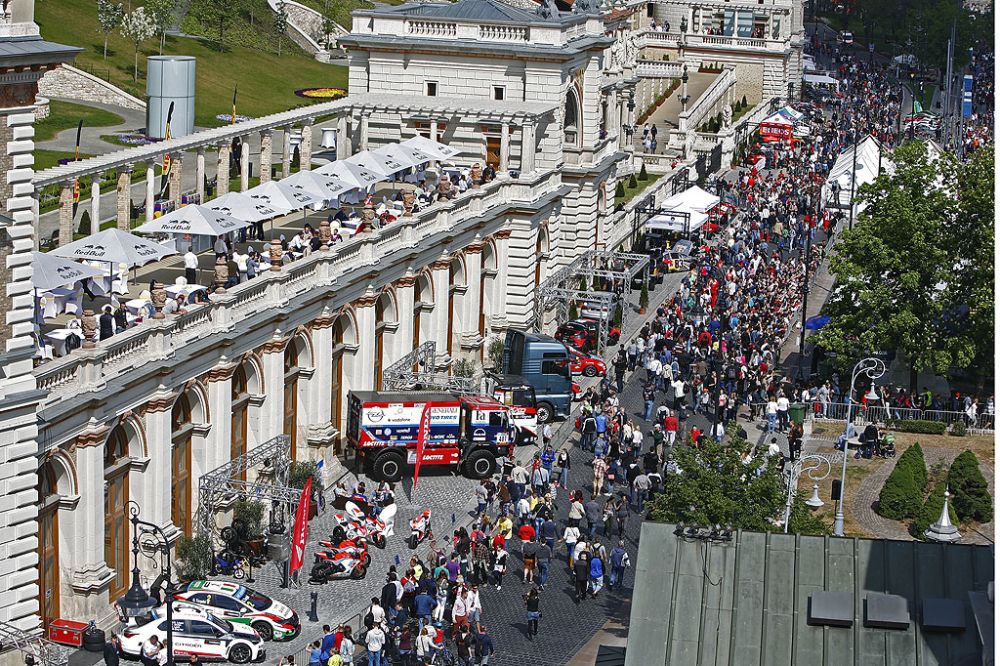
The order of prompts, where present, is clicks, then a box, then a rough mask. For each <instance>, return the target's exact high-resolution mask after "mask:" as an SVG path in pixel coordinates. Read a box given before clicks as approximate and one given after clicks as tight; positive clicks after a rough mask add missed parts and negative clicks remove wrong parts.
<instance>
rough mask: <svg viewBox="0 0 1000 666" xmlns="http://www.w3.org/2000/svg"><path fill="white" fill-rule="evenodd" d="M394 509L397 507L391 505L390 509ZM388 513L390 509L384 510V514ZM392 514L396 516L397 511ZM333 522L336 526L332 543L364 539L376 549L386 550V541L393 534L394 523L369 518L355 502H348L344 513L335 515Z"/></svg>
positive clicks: (332, 535)
mask: <svg viewBox="0 0 1000 666" xmlns="http://www.w3.org/2000/svg"><path fill="white" fill-rule="evenodd" d="M393 507H395V505H394V504H393V505H390V507H389V508H393ZM386 511H388V508H387V509H385V510H383V513H385V512H386ZM392 513H393V514H395V511H393V512H392ZM333 520H334V522H335V523H336V525H335V526H334V528H333V533H332V534H331V536H330V539H331V541H343V540H345V539H354V538H357V537H363V538H365V539H370V540H371V542H372V543H373V544H375V547H376V548H385V539H386V537H387V536H389V535H390V534H392V525H393V522H392V521H389V522H386V521H385V520H382V519H381V518H375V517H373V516H369V515H367V514H365V512H364V511H362V510H361V509H360V508H358V507H357V505H355V504H354V503H353V502H347V504H346V506H345V508H344V511H343V513H341V512H337V513H335V514H333Z"/></svg>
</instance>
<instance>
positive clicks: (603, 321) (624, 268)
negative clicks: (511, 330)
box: [534, 250, 649, 355]
mask: <svg viewBox="0 0 1000 666" xmlns="http://www.w3.org/2000/svg"><path fill="white" fill-rule="evenodd" d="M648 264H649V257H648V256H647V255H645V254H634V253H631V252H609V251H601V250H590V251H588V252H585V253H584V254H583V255H581V256H580V257H578V258H577V259H576V260H575V261H573V263H571V264H569V265H568V266H565V267H564V268H561V269H559V270H558V271H556V273H555V274H554V275H552V276H551V277H549V278H548V279H547V280H545V281H544V282H543V283H542V284H540V285H539V286H538V289H537V291H536V293H535V313H534V328H536V329H537V330H539V331H541V330H542V329H543V327H544V324H545V317H546V314H547V313H550V312H554V315H555V319H556V320H557V321H559V322H564V321H566V320H567V319H568V318H569V305H570V303H571V302H578V303H580V302H582V303H585V304H586V307H587V309H589V310H591V311H593V310H596V311H597V313H598V314H597V316H594V317H588V318H592V319H594V320H596V321H597V349H596V350H595V351H596V353H597V354H599V355H600V354H603V353H604V350H605V349H606V348H607V344H608V332H609V330H610V326H611V321H612V318H613V317H614V313H615V305H616V304H617V303H618V301H619V300H624V298H625V294H627V293H629V292H630V291H631V290H632V279H633V278H634V277H635V276H636V275H639V274H641V273H643V272H644V271H645V270H646V267H647V266H648ZM595 277H596V278H602V279H605V280H608V281H609V282H610V283H611V285H612V289H613V291H597V290H593V289H580V288H579V287H580V280H581V279H583V280H585V281H586V283H587V285H591V284H592V283H593V279H594V278H595ZM622 305H623V307H622V324H623V325H624V323H625V317H626V316H627V315H628V308H627V307H624V303H623V304H622Z"/></svg>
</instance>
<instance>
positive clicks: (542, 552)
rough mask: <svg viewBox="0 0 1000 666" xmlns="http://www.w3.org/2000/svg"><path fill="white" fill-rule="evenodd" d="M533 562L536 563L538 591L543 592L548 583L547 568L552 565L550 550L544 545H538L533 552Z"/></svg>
mask: <svg viewBox="0 0 1000 666" xmlns="http://www.w3.org/2000/svg"><path fill="white" fill-rule="evenodd" d="M535 561H536V562H537V563H538V589H540V590H544V589H545V585H546V584H547V583H548V582H549V567H550V566H551V565H552V549H551V548H550V547H549V546H548V545H546V544H544V543H540V544H538V548H537V549H536V550H535Z"/></svg>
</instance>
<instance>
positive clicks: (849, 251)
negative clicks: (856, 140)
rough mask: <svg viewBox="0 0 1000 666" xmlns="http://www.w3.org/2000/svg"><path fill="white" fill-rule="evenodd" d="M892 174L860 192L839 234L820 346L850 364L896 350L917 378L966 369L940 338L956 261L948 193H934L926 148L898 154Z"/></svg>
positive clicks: (964, 360) (916, 145) (917, 145)
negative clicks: (851, 219) (850, 225)
mask: <svg viewBox="0 0 1000 666" xmlns="http://www.w3.org/2000/svg"><path fill="white" fill-rule="evenodd" d="M894 157H895V165H896V171H895V174H894V175H890V174H888V173H887V172H883V175H881V176H879V177H878V178H877V179H876V180H875V182H873V183H871V184H870V185H866V186H865V187H863V188H861V192H860V201H861V202H863V203H864V204H866V205H867V207H866V208H865V210H864V212H863V213H862V214H861V215H860V217H859V219H858V222H857V224H856V225H855V227H854V229H853V230H848V231H844V232H843V234H842V236H841V240H840V242H839V243H838V244H837V248H836V251H835V253H834V254H833V257H832V259H831V262H830V270H831V272H832V273H833V274H834V275H835V276H836V280H837V286H836V288H835V289H834V291H833V293H832V294H831V295H830V299H829V300H828V301H827V303H826V305H825V306H824V308H823V312H824V314H827V315H829V316H830V318H831V321H830V323H829V324H828V325H827V326H825V327H824V328H823V329H822V330H821V331H820V333H819V335H818V336H817V344H818V345H819V346H820V347H822V348H823V349H825V350H827V351H832V352H836V353H837V358H842V359H844V360H845V362H847V363H850V359H852V358H855V357H857V356H862V355H867V354H872V353H875V352H879V351H887V350H893V349H898V350H900V351H902V352H903V353H905V354H906V356H907V358H908V359H909V362H910V365H911V368H912V372H911V377H910V384H911V388H912V389H913V390H916V388H917V387H916V373H917V372H918V371H920V370H925V369H933V370H935V371H937V372H941V373H943V372H945V371H947V369H948V366H949V365H951V364H952V363H957V364H959V365H962V367H965V366H967V365H968V363H969V361H970V360H971V359H969V358H968V357H967V355H964V354H959V355H956V354H955V353H953V350H954V349H955V347H956V341H951V340H945V339H943V337H942V336H941V335H940V333H941V331H940V321H941V315H942V311H943V308H942V298H941V292H940V289H939V287H940V285H941V284H947V282H948V281H949V279H950V274H951V272H952V266H953V265H954V262H953V261H951V257H952V254H951V252H952V250H951V248H948V247H946V245H945V244H944V241H945V234H944V226H945V225H946V224H947V222H948V218H949V213H950V210H949V209H950V206H951V203H950V201H949V200H950V199H951V197H953V194H952V193H951V192H948V191H946V187H939V186H938V182H937V181H938V177H939V170H938V169H937V168H936V167H935V166H934V164H932V163H931V162H930V161H929V160H928V158H927V150H926V146H925V145H924V144H923V143H921V142H911V143H908V144H905V145H904V146H901V147H900V148H899V149H897V150H896V152H895V156H894Z"/></svg>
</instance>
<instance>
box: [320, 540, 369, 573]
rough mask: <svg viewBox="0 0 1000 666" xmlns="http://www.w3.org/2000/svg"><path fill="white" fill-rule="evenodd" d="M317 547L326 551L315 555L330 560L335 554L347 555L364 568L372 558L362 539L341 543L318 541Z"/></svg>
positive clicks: (366, 543) (366, 544) (365, 542)
mask: <svg viewBox="0 0 1000 666" xmlns="http://www.w3.org/2000/svg"><path fill="white" fill-rule="evenodd" d="M319 545H320V546H321V547H323V548H326V551H320V552H318V553H316V554H317V555H318V556H320V557H323V558H326V559H328V558H330V557H332V556H333V555H335V554H337V553H349V554H350V555H351V556H353V557H354V558H355V559H358V560H361V563H362V564H364V565H365V566H366V567H367V566H368V565H370V564H371V561H372V556H371V554H370V553H369V552H368V542H367V541H365V540H364V539H362V538H357V539H345V540H343V541H320V542H319Z"/></svg>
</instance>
